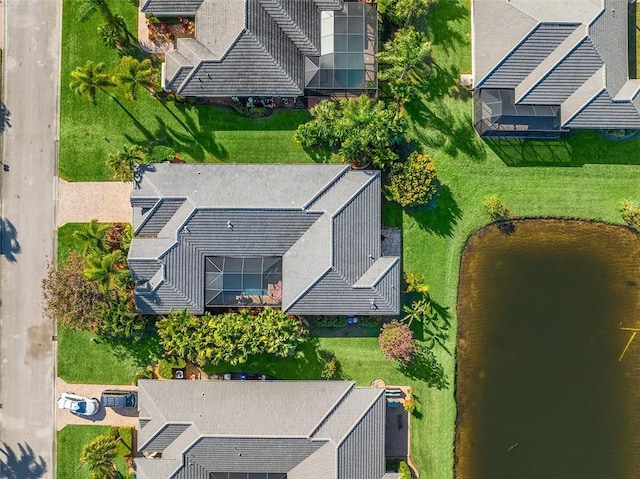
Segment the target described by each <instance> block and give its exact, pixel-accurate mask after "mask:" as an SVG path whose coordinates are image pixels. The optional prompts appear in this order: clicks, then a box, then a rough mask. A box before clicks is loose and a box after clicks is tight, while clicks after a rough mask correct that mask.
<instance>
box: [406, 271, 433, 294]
mask: <svg viewBox="0 0 640 479" xmlns="http://www.w3.org/2000/svg"><path fill="white" fill-rule="evenodd" d="M404 281H405V283H407V290H406V292H407V293H420V294H427V293H428V292H429V286H427V285H426V284H425V282H424V276H422V275H421V274H418V273H405V274H404Z"/></svg>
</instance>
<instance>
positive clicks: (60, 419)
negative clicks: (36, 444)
mask: <svg viewBox="0 0 640 479" xmlns="http://www.w3.org/2000/svg"><path fill="white" fill-rule="evenodd" d="M105 389H123V390H126V391H136V390H137V387H136V386H132V385H126V386H114V385H113V384H68V383H66V382H65V381H64V380H63V379H61V378H57V379H56V397H55V398H54V400H55V399H57V398H58V396H59V395H60V394H61V393H64V392H72V393H75V394H78V395H80V396H84V397H88V398H96V399H98V400H100V394H101V393H102V391H104V390H105ZM56 411H57V414H56V430H58V431H59V430H60V429H62V428H63V427H65V426H66V425H67V424H95V425H101V426H130V427H135V426H136V424H137V422H138V409H137V408H132V409H114V408H110V407H107V408H100V411H98V413H97V414H96V415H95V416H93V417H81V416H76V415H75V414H71V413H70V412H69V411H61V410H59V409H57V410H56Z"/></svg>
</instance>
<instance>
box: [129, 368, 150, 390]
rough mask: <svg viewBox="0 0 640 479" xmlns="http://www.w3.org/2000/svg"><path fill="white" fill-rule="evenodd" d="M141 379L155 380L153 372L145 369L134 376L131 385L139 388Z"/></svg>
mask: <svg viewBox="0 0 640 479" xmlns="http://www.w3.org/2000/svg"><path fill="white" fill-rule="evenodd" d="M140 379H153V370H151V369H149V368H144V369H141V370H139V371H138V372H136V373H135V374H134V376H133V378H132V379H131V384H133V385H134V386H137V385H138V381H139V380H140Z"/></svg>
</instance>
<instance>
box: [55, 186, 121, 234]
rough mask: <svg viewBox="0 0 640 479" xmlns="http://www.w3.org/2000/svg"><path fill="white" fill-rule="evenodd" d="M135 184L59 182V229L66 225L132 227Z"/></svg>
mask: <svg viewBox="0 0 640 479" xmlns="http://www.w3.org/2000/svg"><path fill="white" fill-rule="evenodd" d="M130 194H131V183H124V182H119V181H100V182H68V181H65V180H63V179H62V178H59V179H58V226H62V225H64V224H66V223H89V222H90V221H91V220H93V219H97V220H98V221H99V222H101V223H115V222H117V223H131V221H132V219H133V213H132V210H131V202H130V200H129V195H130Z"/></svg>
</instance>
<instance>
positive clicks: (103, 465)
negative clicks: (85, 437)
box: [79, 435, 118, 479]
mask: <svg viewBox="0 0 640 479" xmlns="http://www.w3.org/2000/svg"><path fill="white" fill-rule="evenodd" d="M117 441H118V439H117V438H116V437H112V436H108V435H103V436H97V437H94V438H93V439H92V440H91V441H89V442H88V443H87V445H86V446H84V448H83V449H82V452H81V453H80V459H79V463H80V465H81V466H86V467H88V468H89V471H90V473H89V474H90V477H91V479H111V478H112V477H113V470H114V464H113V460H114V459H115V457H116V455H117V453H116V447H117Z"/></svg>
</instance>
